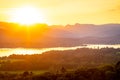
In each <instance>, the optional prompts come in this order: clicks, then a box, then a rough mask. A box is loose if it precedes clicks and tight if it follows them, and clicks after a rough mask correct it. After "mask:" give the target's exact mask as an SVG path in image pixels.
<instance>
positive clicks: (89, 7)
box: [0, 0, 120, 25]
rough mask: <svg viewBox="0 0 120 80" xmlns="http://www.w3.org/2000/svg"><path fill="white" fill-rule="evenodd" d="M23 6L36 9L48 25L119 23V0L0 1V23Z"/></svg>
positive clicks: (7, 19)
mask: <svg viewBox="0 0 120 80" xmlns="http://www.w3.org/2000/svg"><path fill="white" fill-rule="evenodd" d="M24 5H30V6H35V7H36V8H38V9H39V10H40V12H41V13H42V14H43V15H44V19H45V23H48V24H59V25H66V24H75V23H81V24H107V23H120V0H0V21H9V19H10V17H11V16H10V12H11V11H12V9H16V8H18V7H22V6H24Z"/></svg>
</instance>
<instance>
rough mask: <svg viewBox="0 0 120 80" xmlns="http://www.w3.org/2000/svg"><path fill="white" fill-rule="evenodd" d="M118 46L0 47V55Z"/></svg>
mask: <svg viewBox="0 0 120 80" xmlns="http://www.w3.org/2000/svg"><path fill="white" fill-rule="evenodd" d="M106 47H108V48H120V44H115V45H98V44H86V45H83V46H75V47H53V48H0V56H9V55H11V54H42V53H43V52H47V51H51V50H61V51H64V50H75V49H77V48H94V49H97V48H99V49H100V48H106Z"/></svg>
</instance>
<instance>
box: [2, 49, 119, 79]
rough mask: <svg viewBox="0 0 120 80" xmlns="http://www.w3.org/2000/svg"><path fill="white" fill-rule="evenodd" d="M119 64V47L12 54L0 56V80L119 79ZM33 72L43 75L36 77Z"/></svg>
mask: <svg viewBox="0 0 120 80" xmlns="http://www.w3.org/2000/svg"><path fill="white" fill-rule="evenodd" d="M119 61H120V49H119V48H118V49H114V48H101V49H99V48H98V49H91V48H78V49H76V50H66V51H48V52H45V53H43V54H33V55H16V54H13V55H10V56H4V57H0V80H120V77H119V76H120V62H119ZM10 71H16V72H17V71H23V72H22V73H20V74H19V73H9V72H10ZM33 71H45V72H44V73H42V74H40V73H38V74H36V73H34V72H33Z"/></svg>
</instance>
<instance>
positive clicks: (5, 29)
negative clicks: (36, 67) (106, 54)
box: [0, 22, 120, 47]
mask: <svg viewBox="0 0 120 80" xmlns="http://www.w3.org/2000/svg"><path fill="white" fill-rule="evenodd" d="M28 44H29V45H28ZM81 44H120V24H104V25H94V24H79V23H76V24H75V25H66V26H61V25H52V26H48V25H47V24H35V25H32V26H31V27H29V28H28V27H26V26H21V25H18V24H15V23H5V22H0V47H56V46H77V45H81Z"/></svg>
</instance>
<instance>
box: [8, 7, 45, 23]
mask: <svg viewBox="0 0 120 80" xmlns="http://www.w3.org/2000/svg"><path fill="white" fill-rule="evenodd" d="M10 21H12V22H17V23H19V24H24V25H31V24H35V23H43V22H44V19H43V14H42V13H41V12H40V11H39V10H38V9H37V8H34V7H31V6H26V7H21V8H15V10H14V11H13V12H12V16H11V20H10Z"/></svg>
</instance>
